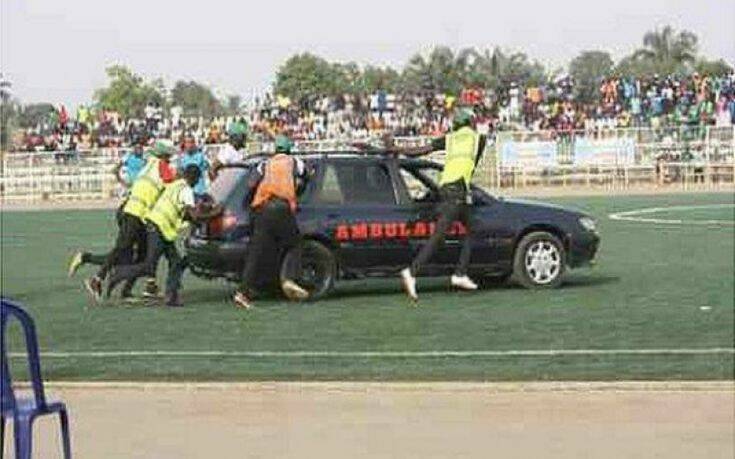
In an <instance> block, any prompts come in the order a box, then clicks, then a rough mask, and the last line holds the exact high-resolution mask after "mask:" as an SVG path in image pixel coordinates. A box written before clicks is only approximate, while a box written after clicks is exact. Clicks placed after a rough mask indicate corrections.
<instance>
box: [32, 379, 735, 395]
mask: <svg viewBox="0 0 735 459" xmlns="http://www.w3.org/2000/svg"><path fill="white" fill-rule="evenodd" d="M18 386H19V387H20V388H22V389H29V388H30V384H28V382H20V383H18ZM44 386H45V387H46V388H49V389H52V390H84V391H87V390H90V389H92V390H144V391H171V390H174V391H179V390H183V391H194V390H211V391H238V392H253V393H261V394H262V393H276V392H281V393H308V392H313V393H323V392H326V393H329V394H335V393H345V394H349V393H361V394H365V393H366V392H391V393H415V392H422V393H440V392H451V393H452V394H458V393H481V392H484V393H504V392H505V393H533V392H584V393H589V392H707V393H716V392H728V393H733V394H735V381H724V380H723V381H718V380H712V381H563V380H562V381H518V382H504V381H503V382H500V381H483V382H474V381H431V382H427V381H412V382H408V381H252V382H240V381H227V382H212V381H179V382H177V381H155V382H152V381H44Z"/></svg>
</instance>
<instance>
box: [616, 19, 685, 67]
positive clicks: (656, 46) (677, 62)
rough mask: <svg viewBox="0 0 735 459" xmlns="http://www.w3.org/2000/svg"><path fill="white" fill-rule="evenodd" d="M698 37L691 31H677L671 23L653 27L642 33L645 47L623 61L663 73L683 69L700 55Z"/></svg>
mask: <svg viewBox="0 0 735 459" xmlns="http://www.w3.org/2000/svg"><path fill="white" fill-rule="evenodd" d="M697 47H698V39H697V36H696V35H695V34H693V33H692V32H689V31H686V30H684V31H681V32H677V31H676V30H674V29H673V28H672V27H671V26H666V27H664V28H663V29H661V30H658V29H657V30H652V31H650V32H647V33H646V34H645V35H644V36H643V47H642V48H640V49H638V50H636V51H635V52H634V53H633V54H632V55H631V56H630V57H629V58H626V59H624V60H623V62H621V64H624V68H627V69H628V70H632V71H637V72H641V71H643V72H653V73H659V74H662V75H670V74H674V73H684V72H686V71H687V69H688V66H690V65H692V64H693V63H694V61H695V58H696V55H697Z"/></svg>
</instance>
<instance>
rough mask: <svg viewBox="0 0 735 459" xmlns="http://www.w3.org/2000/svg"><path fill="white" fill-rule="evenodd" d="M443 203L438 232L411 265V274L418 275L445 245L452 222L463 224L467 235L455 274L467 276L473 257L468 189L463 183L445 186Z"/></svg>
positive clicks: (435, 232) (437, 227) (440, 205)
mask: <svg viewBox="0 0 735 459" xmlns="http://www.w3.org/2000/svg"><path fill="white" fill-rule="evenodd" d="M439 191H440V195H441V202H440V203H439V207H438V211H439V219H438V220H437V222H436V230H435V231H434V234H432V235H431V237H429V239H428V240H427V241H426V244H424V246H423V247H421V250H419V253H418V254H417V255H416V258H414V260H413V262H412V263H411V274H413V275H418V274H419V273H420V272H421V268H423V267H424V266H425V265H426V263H427V262H428V261H429V260H430V259H431V257H432V256H433V255H434V254H435V253H436V251H437V250H438V249H439V248H440V247H441V246H442V245H443V244H444V240H445V238H446V233H447V230H449V228H450V227H451V226H452V222H455V221H459V222H461V223H462V224H463V225H464V226H465V228H466V230H467V233H466V234H465V238H464V240H463V241H462V250H461V251H460V253H459V260H458V261H457V266H456V268H455V271H454V273H455V274H456V275H458V276H464V275H465V274H467V267H468V266H469V264H470V256H471V255H472V238H471V235H472V226H471V223H472V222H471V215H470V213H471V210H472V209H471V207H470V205H469V204H467V188H466V186H465V184H464V182H463V181H460V182H453V183H449V184H447V185H444V186H443V187H442V188H441V189H440V190H439Z"/></svg>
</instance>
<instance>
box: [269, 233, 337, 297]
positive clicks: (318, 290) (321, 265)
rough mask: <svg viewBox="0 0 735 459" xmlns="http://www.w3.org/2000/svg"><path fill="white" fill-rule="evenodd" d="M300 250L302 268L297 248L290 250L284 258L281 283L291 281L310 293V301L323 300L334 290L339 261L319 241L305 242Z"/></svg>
mask: <svg viewBox="0 0 735 459" xmlns="http://www.w3.org/2000/svg"><path fill="white" fill-rule="evenodd" d="M300 248H301V263H300V265H301V266H300V267H299V266H298V265H299V263H298V253H297V249H296V248H294V249H291V250H289V251H288V252H287V253H286V256H285V257H284V258H283V262H282V263H281V272H280V280H281V283H283V281H285V280H286V279H291V280H293V281H294V282H296V283H297V284H299V285H300V286H301V287H303V288H304V289H306V291H307V292H309V299H310V300H318V299H320V298H323V297H324V296H326V295H327V294H328V293H329V292H331V290H332V288H334V280H335V278H336V277H337V260H336V259H335V257H334V254H333V253H332V251H331V250H329V249H328V248H327V247H325V246H324V244H321V243H320V242H317V241H311V240H307V241H303V242H302V243H301V247H300Z"/></svg>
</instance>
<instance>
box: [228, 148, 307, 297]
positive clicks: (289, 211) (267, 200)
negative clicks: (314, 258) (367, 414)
mask: <svg viewBox="0 0 735 459" xmlns="http://www.w3.org/2000/svg"><path fill="white" fill-rule="evenodd" d="M290 152H291V141H290V140H289V139H288V138H287V137H285V136H282V135H279V136H278V137H276V154H275V155H274V156H272V157H270V158H269V159H268V160H267V161H264V162H262V163H260V164H259V166H258V169H257V174H255V176H254V177H252V178H251V182H250V184H249V185H250V188H251V189H254V190H255V195H254V196H253V199H252V201H251V204H250V209H251V213H250V215H251V218H250V221H251V222H252V223H251V225H252V227H251V237H250V243H249V244H248V253H247V260H246V261H245V269H244V270H243V276H242V280H241V282H240V285H239V286H238V288H237V291H236V292H235V295H234V297H233V301H234V302H235V306H237V307H239V308H244V309H250V307H251V305H252V297H253V295H254V293H255V292H254V288H253V287H254V286H255V285H256V283H257V281H258V278H259V274H260V273H261V272H262V268H263V263H264V262H265V261H267V260H268V259H273V258H274V257H278V256H279V255H281V254H283V253H284V252H285V250H288V249H291V248H294V247H295V248H296V249H297V250H298V248H299V244H300V243H301V234H300V232H299V227H298V225H297V223H296V215H295V212H296V206H297V204H296V196H297V190H298V188H299V185H300V183H303V179H304V178H305V177H306V167H305V165H304V163H303V161H301V159H299V158H297V157H295V156H291V155H290V154H289V153H290ZM297 258H298V257H297ZM298 264H299V263H297V265H298ZM297 269H299V268H298V267H297ZM281 287H282V289H283V291H284V293H286V295H287V296H288V297H289V298H295V299H302V300H303V299H306V298H308V296H309V293H308V292H307V291H306V290H304V289H303V288H302V287H301V286H299V285H298V284H296V282H294V281H293V280H290V279H289V280H285V281H284V282H283V283H282V285H281Z"/></svg>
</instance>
